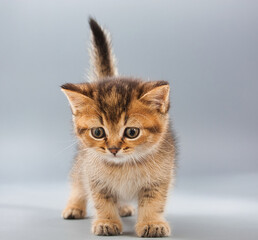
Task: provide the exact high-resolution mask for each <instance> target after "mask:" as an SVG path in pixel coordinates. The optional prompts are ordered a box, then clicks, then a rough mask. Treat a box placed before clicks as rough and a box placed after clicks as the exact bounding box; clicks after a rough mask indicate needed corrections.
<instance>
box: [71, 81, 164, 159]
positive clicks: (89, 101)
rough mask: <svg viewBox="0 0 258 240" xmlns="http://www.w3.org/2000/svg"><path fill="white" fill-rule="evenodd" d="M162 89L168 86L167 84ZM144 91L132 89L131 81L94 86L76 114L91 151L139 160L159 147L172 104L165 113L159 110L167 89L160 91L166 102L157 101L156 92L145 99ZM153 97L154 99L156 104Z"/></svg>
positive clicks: (107, 156) (104, 156) (78, 127)
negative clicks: (142, 97)
mask: <svg viewBox="0 0 258 240" xmlns="http://www.w3.org/2000/svg"><path fill="white" fill-rule="evenodd" d="M120 81H121V80H120ZM137 83H138V82H137ZM138 84H140V83H138ZM140 86H142V84H141V85H140ZM166 86H167V85H166ZM134 87H138V88H139V89H137V88H136V89H135V88H134ZM157 88H158V87H157ZM159 88H164V85H161V86H159ZM142 90H143V89H141V90H140V87H139V86H138V85H137V86H133V87H132V88H130V87H129V86H128V85H127V84H124V85H112V86H111V85H108V84H107V85H104V84H103V85H102V86H95V88H93V93H92V97H91V98H85V99H83V100H82V101H83V102H80V104H77V107H76V108H77V109H74V110H73V112H75V110H78V106H80V107H81V109H80V111H77V112H76V113H75V114H74V123H75V129H76V133H77V135H78V137H79V138H80V139H81V141H82V143H83V144H84V146H85V148H87V149H88V150H87V151H88V152H90V153H92V154H93V155H94V156H97V157H99V158H100V159H105V160H107V161H111V162H113V163H123V162H126V161H139V160H141V157H143V156H145V155H146V154H148V153H150V152H151V151H152V150H154V149H155V148H156V146H157V145H158V143H159V141H160V139H161V138H162V135H163V133H164V132H165V131H166V128H167V109H168V106H165V108H166V112H163V113H162V112H161V111H160V109H157V107H159V108H160V107H162V106H163V105H162V104H163V103H164V94H165V93H166V92H165V91H164V89H163V90H162V91H161V92H158V93H161V95H162V96H160V95H159V96H158V98H159V100H160V99H161V98H162V101H163V103H162V104H160V103H157V102H155V97H156V98H157V93H156V92H155V93H153V94H152V95H153V96H147V97H144V99H141V96H140V95H139V94H140V91H142ZM145 91H147V92H149V91H148V90H145ZM79 95H81V94H79ZM79 95H78V96H76V98H77V100H78V98H80V96H79ZM141 95H142V96H143V95H144V93H142V94H141ZM68 98H69V100H70V103H71V101H72V102H74V100H71V96H70V97H68ZM150 98H151V99H152V98H153V101H154V102H155V104H156V105H155V106H154V105H153V104H152V103H151V102H150ZM156 100H157V99H156ZM71 104H72V103H71ZM75 105H76V104H75ZM163 107H164V106H163Z"/></svg>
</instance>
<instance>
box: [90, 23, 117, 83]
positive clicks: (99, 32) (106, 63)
mask: <svg viewBox="0 0 258 240" xmlns="http://www.w3.org/2000/svg"><path fill="white" fill-rule="evenodd" d="M89 24H90V28H91V33H92V39H91V48H90V55H91V76H90V78H91V80H95V81H98V80H101V79H103V78H105V77H113V76H116V75H117V69H116V64H115V62H116V61H115V57H114V56H113V54H112V47H111V41H110V38H109V33H108V32H107V31H106V30H104V29H103V28H102V27H100V26H99V25H98V23H97V22H96V21H95V20H94V19H92V18H90V19H89ZM92 78H93V79H92Z"/></svg>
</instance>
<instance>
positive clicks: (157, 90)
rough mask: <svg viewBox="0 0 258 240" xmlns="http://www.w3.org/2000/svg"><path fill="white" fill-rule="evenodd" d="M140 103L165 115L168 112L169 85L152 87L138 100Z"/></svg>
mask: <svg viewBox="0 0 258 240" xmlns="http://www.w3.org/2000/svg"><path fill="white" fill-rule="evenodd" d="M140 101H141V102H142V103H144V104H146V105H148V106H149V107H150V108H153V109H156V110H158V111H160V112H161V113H167V112H168V110H169V85H168V84H165V85H161V86H160V85H159V86H156V87H155V86H154V88H152V89H151V90H149V91H148V92H147V93H145V94H144V95H143V96H142V97H141V98H140Z"/></svg>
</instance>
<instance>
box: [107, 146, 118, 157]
mask: <svg viewBox="0 0 258 240" xmlns="http://www.w3.org/2000/svg"><path fill="white" fill-rule="evenodd" d="M120 149H121V148H117V147H111V148H108V150H109V151H110V152H111V153H113V154H114V156H116V154H117V152H118V151H119V150H120Z"/></svg>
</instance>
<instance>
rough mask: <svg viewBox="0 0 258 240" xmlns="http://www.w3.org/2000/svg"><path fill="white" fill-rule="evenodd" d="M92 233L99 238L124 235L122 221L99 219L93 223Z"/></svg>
mask: <svg viewBox="0 0 258 240" xmlns="http://www.w3.org/2000/svg"><path fill="white" fill-rule="evenodd" d="M92 232H93V233H94V234H95V235H99V236H113V235H119V234H122V224H121V222H120V221H115V220H110V219H97V220H95V221H94V222H93V223H92Z"/></svg>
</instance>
